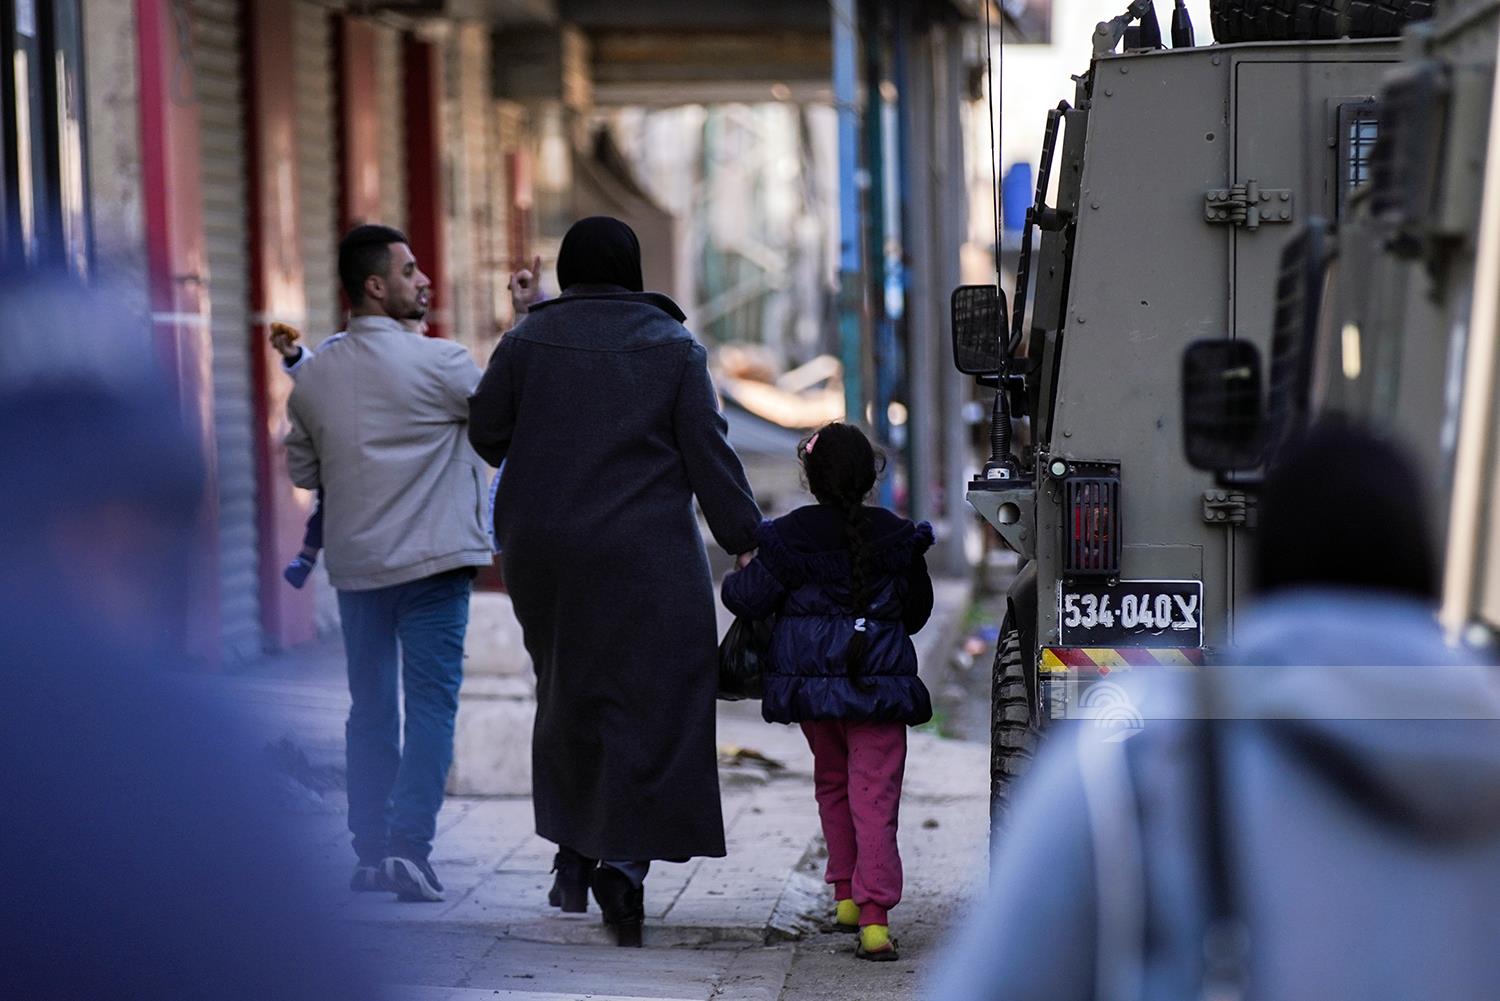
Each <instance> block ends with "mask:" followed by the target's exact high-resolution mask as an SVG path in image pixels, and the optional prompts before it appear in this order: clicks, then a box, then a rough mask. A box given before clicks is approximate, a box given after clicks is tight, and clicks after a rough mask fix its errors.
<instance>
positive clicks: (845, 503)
mask: <svg viewBox="0 0 1500 1001" xmlns="http://www.w3.org/2000/svg"><path fill="white" fill-rule="evenodd" d="M797 458H798V460H799V461H800V462H801V463H802V474H803V476H804V477H805V478H806V480H807V488H808V490H810V491H811V492H812V495H813V496H814V497H815V498H817V500H818V503H819V504H826V505H828V506H829V507H832V508H835V509H837V510H838V511H840V512H841V513H842V514H843V516H844V538H845V539H846V541H847V542H848V544H849V563H850V567H851V570H852V575H851V578H850V589H849V594H850V605H851V608H850V611H852V612H853V614H854V617H855V619H856V621H857V622H860V620H862V619H863V618H864V616H865V614H866V612H868V611H869V606H870V602H871V601H873V600H874V599H875V587H876V585H877V584H878V583H879V580H880V577H879V574H877V573H876V572H875V569H874V567H873V566H872V565H871V564H872V562H873V553H872V552H871V549H870V543H869V540H868V539H866V538H865V523H866V520H867V518H868V511H867V510H866V508H865V498H867V497H869V495H870V491H871V490H873V489H875V481H876V479H878V478H879V476H880V474H881V473H882V472H883V471H884V469H885V456H884V455H882V454H881V453H880V452H879V451H877V450H876V449H875V447H874V446H872V445H871V444H870V439H868V438H866V437H865V434H864V432H863V431H861V430H860V429H859V428H857V427H855V426H854V425H853V424H845V423H843V422H835V423H832V424H825V425H824V426H823V427H821V428H819V429H818V430H817V431H816V432H815V433H813V434H811V435H809V436H808V437H806V438H804V439H803V440H802V442H801V444H800V445H799V446H798V448H797ZM862 625H863V623H862V622H860V626H862ZM860 626H857V627H856V629H855V632H854V635H853V637H851V639H850V641H849V647H848V650H847V652H846V654H845V657H844V670H845V673H846V674H847V675H848V677H849V680H850V681H851V682H853V683H854V684H855V685H856V686H858V687H861V688H864V687H866V686H867V685H868V682H865V681H862V680H861V678H860V668H861V667H862V666H863V665H864V660H865V653H866V651H867V649H868V647H869V637H868V636H867V635H866V633H865V631H864V629H863V628H860Z"/></svg>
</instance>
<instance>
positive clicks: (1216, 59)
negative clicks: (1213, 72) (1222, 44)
mask: <svg viewBox="0 0 1500 1001" xmlns="http://www.w3.org/2000/svg"><path fill="white" fill-rule="evenodd" d="M1209 62H1211V63H1213V64H1214V65H1215V66H1217V65H1219V62H1220V59H1219V57H1218V56H1214V57H1213V58H1212V59H1211V60H1209Z"/></svg>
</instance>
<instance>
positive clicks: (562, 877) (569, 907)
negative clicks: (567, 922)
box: [547, 847, 597, 914]
mask: <svg viewBox="0 0 1500 1001" xmlns="http://www.w3.org/2000/svg"><path fill="white" fill-rule="evenodd" d="M596 864H597V863H595V862H594V860H593V859H591V858H585V857H584V856H582V855H580V854H578V853H577V852H575V851H574V850H573V849H571V848H567V847H559V848H558V851H557V854H556V855H554V856H552V871H553V872H555V873H557V878H556V879H554V880H553V881H552V889H551V890H550V891H548V893H547V903H549V904H551V905H552V906H553V907H561V908H562V910H563V913H564V914H583V913H585V912H587V911H588V909H589V877H590V876H591V875H592V874H593V872H594V866H595V865H596Z"/></svg>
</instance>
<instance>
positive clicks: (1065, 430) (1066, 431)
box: [1063, 428, 1073, 438]
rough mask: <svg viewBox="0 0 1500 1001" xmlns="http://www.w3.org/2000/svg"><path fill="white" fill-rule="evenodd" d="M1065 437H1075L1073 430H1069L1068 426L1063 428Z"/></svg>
mask: <svg viewBox="0 0 1500 1001" xmlns="http://www.w3.org/2000/svg"><path fill="white" fill-rule="evenodd" d="M1063 437H1064V438H1071V437H1073V432H1072V431H1069V430H1067V429H1066V428H1064V429H1063Z"/></svg>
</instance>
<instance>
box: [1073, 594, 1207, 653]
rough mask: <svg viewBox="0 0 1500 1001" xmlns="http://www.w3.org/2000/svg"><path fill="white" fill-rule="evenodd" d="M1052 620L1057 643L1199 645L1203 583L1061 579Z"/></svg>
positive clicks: (1146, 645)
mask: <svg viewBox="0 0 1500 1001" xmlns="http://www.w3.org/2000/svg"><path fill="white" fill-rule="evenodd" d="M1057 621H1058V631H1059V634H1060V635H1059V643H1058V645H1059V646H1082V647H1107V646H1145V647H1174V646H1179V647H1195V646H1202V645H1203V582H1202V581H1201V580H1120V581H1114V582H1113V583H1111V582H1110V581H1108V580H1105V579H1102V578H1100V579H1089V578H1086V577H1082V578H1075V579H1072V580H1065V581H1062V582H1060V583H1059V584H1058V585H1057Z"/></svg>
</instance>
